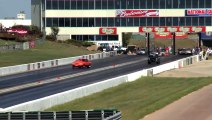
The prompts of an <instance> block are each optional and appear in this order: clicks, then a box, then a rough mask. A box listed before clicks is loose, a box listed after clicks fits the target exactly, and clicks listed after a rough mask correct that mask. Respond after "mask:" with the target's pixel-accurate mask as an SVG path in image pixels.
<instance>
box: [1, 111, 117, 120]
mask: <svg viewBox="0 0 212 120" xmlns="http://www.w3.org/2000/svg"><path fill="white" fill-rule="evenodd" d="M0 120H121V112H120V111H117V110H88V111H66V112H5V113H0Z"/></svg>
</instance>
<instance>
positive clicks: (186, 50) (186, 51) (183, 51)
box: [178, 48, 192, 55]
mask: <svg viewBox="0 0 212 120" xmlns="http://www.w3.org/2000/svg"><path fill="white" fill-rule="evenodd" d="M178 54H179V55H192V49H190V48H182V49H178Z"/></svg>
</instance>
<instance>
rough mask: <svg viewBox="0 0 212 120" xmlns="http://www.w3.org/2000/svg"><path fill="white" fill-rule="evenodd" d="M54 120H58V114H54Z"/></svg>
mask: <svg viewBox="0 0 212 120" xmlns="http://www.w3.org/2000/svg"><path fill="white" fill-rule="evenodd" d="M53 118H54V120H57V115H56V112H53Z"/></svg>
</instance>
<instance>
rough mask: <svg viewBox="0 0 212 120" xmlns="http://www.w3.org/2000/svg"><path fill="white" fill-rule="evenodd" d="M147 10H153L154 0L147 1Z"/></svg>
mask: <svg viewBox="0 0 212 120" xmlns="http://www.w3.org/2000/svg"><path fill="white" fill-rule="evenodd" d="M147 9H152V0H147Z"/></svg>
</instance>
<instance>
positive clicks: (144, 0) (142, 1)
mask: <svg viewBox="0 0 212 120" xmlns="http://www.w3.org/2000/svg"><path fill="white" fill-rule="evenodd" d="M146 4H147V0H140V9H146Z"/></svg>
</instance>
